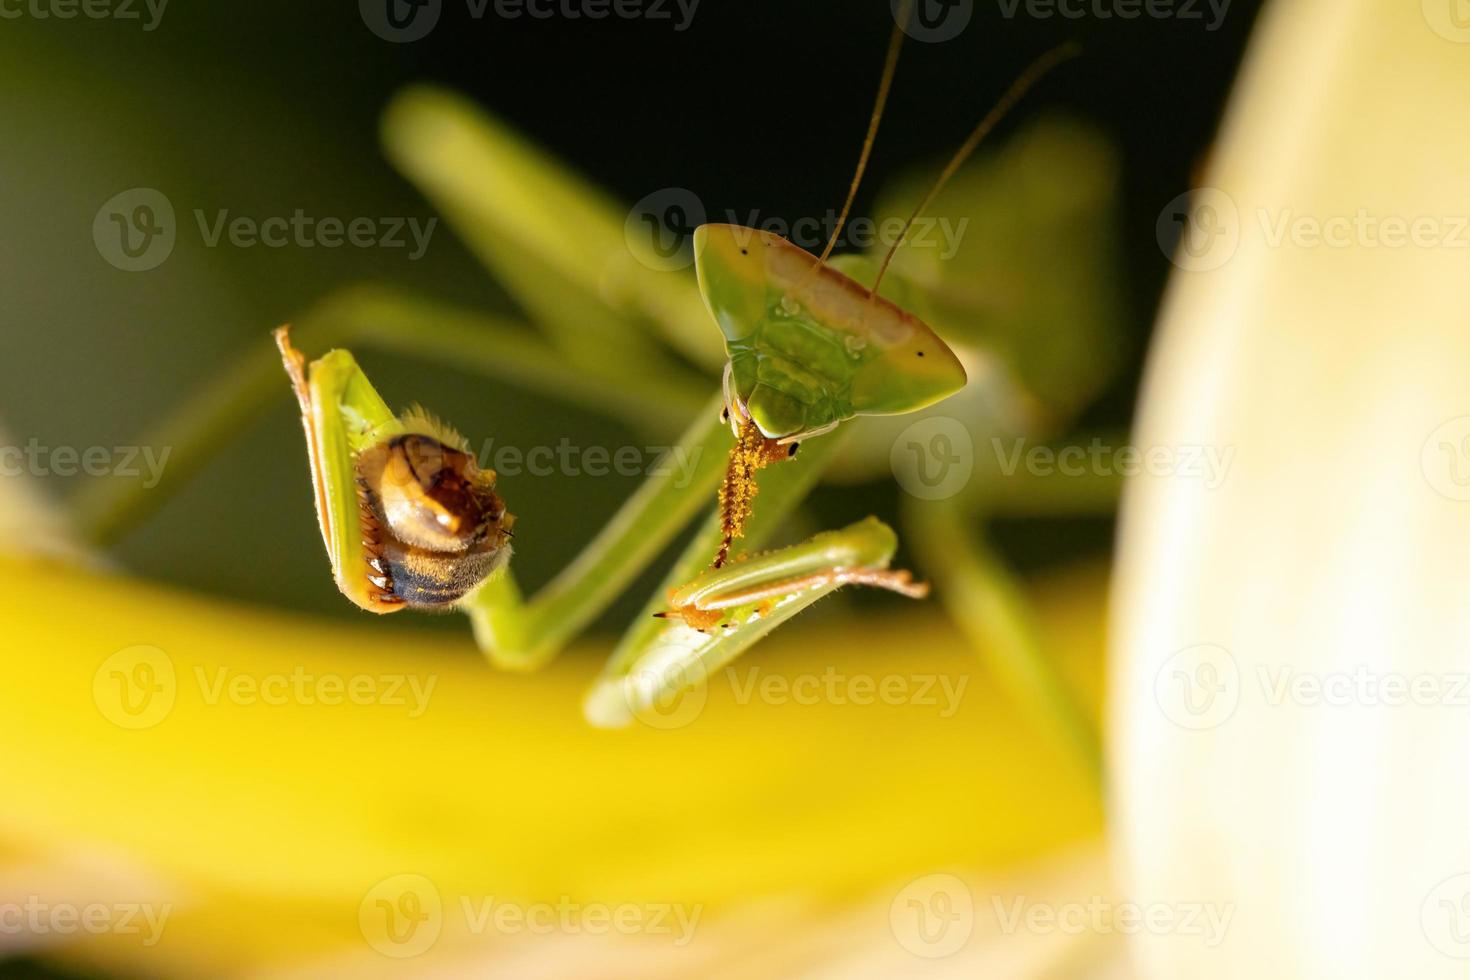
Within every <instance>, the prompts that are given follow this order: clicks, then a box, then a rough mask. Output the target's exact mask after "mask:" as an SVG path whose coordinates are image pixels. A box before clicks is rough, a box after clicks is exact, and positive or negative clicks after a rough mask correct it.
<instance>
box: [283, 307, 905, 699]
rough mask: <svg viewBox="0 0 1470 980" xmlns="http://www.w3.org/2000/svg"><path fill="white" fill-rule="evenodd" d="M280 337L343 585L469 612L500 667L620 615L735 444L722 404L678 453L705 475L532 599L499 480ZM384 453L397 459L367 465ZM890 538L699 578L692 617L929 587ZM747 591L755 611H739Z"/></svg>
mask: <svg viewBox="0 0 1470 980" xmlns="http://www.w3.org/2000/svg"><path fill="white" fill-rule="evenodd" d="M277 343H278V345H279V346H280V348H281V354H282V357H283V359H284V362H285V365H286V370H287V373H288V375H289V376H290V377H291V380H292V386H293V389H294V391H295V393H296V396H297V399H298V402H299V404H300V406H301V408H302V420H303V427H304V429H305V432H306V438H307V448H308V457H309V459H310V463H311V469H312V482H313V486H314V488H315V491H316V500H317V509H318V515H319V517H320V520H321V526H322V537H323V540H324V541H325V543H326V546H327V551H328V555H329V557H330V559H331V562H332V568H333V575H334V578H335V580H336V583H337V586H338V588H339V589H341V591H342V592H343V594H344V595H346V596H347V597H348V598H349V599H351V600H352V601H353V602H355V603H357V604H358V605H359V606H361V607H362V608H364V609H367V610H369V611H372V612H379V613H383V612H393V611H396V610H397V609H401V608H404V607H405V606H416V607H421V608H444V607H454V608H458V609H460V610H461V611H463V612H464V613H466V614H467V615H468V616H469V617H470V619H471V621H472V623H473V625H474V628H475V636H476V639H477V641H478V642H479V644H480V646H481V647H482V649H484V651H485V652H486V654H487V655H488V656H489V657H490V659H491V660H492V661H493V662H494V663H496V664H497V665H498V666H501V667H506V668H510V669H522V670H526V669H533V668H535V667H537V666H539V665H540V664H542V663H544V662H545V661H546V660H547V659H549V658H550V657H552V656H553V655H555V653H556V652H557V651H558V650H559V649H560V648H561V647H562V646H563V645H565V643H566V642H567V641H568V640H570V639H571V638H572V637H574V636H575V635H576V634H577V633H578V632H580V631H581V630H582V629H583V628H585V627H586V625H587V624H588V623H589V622H590V621H591V620H592V619H594V618H596V616H597V615H598V614H599V613H601V612H602V611H603V610H604V609H606V607H607V605H608V604H609V603H610V602H611V601H612V600H613V599H614V598H615V597H616V596H617V595H618V594H619V593H620V592H621V591H622V590H623V589H624V588H626V586H627V585H628V583H629V582H630V581H631V580H632V579H633V578H634V577H635V576H636V575H637V574H638V573H639V572H641V571H642V570H643V569H644V568H645V567H646V566H647V564H648V563H649V562H650V561H651V560H652V559H653V558H654V557H655V556H656V555H657V554H658V553H659V551H660V550H661V549H662V548H664V547H665V546H666V545H667V544H668V542H669V540H670V539H671V538H672V537H673V536H674V535H675V534H677V533H678V531H679V530H680V529H681V528H683V527H684V526H685V525H686V524H687V523H688V522H689V521H690V519H691V518H692V517H693V516H694V514H695V513H696V512H697V511H698V510H700V509H702V508H703V507H705V506H706V505H707V503H708V501H709V499H710V497H711V494H712V490H713V488H714V486H715V485H716V484H717V483H718V481H719V478H720V474H721V472H722V470H723V466H724V463H723V460H724V454H725V451H726V450H727V449H728V447H729V444H730V436H729V435H728V433H727V431H726V429H725V427H724V424H723V423H722V422H721V420H720V417H719V411H718V410H717V408H716V405H717V404H718V403H717V402H712V403H711V404H710V406H709V408H708V410H706V411H704V412H701V413H700V417H699V420H698V421H697V422H696V423H695V424H694V425H693V426H692V427H691V428H690V429H689V431H687V432H686V433H685V434H684V436H683V437H682V438H681V440H680V443H679V448H680V450H681V451H682V452H684V453H685V456H686V458H687V459H689V460H690V464H691V467H692V470H691V472H689V473H687V474H685V475H684V477H683V478H682V479H680V478H678V477H676V476H675V475H674V474H673V473H672V472H661V473H658V474H655V475H652V476H650V477H649V478H648V480H647V481H646V482H645V483H644V484H643V486H642V487H640V488H639V490H638V491H637V492H636V493H635V494H634V495H633V496H632V497H631V498H629V499H628V501H627V502H626V503H625V504H624V505H623V507H622V508H621V509H620V510H619V511H618V513H617V515H615V516H614V518H613V520H612V521H610V522H609V523H608V524H607V525H606V526H605V527H604V528H603V529H602V531H601V532H600V533H599V534H598V535H597V536H596V537H594V538H593V540H592V541H591V542H589V543H588V545H587V546H586V548H585V549H584V550H583V551H582V553H581V554H580V555H579V556H578V557H577V558H576V559H575V560H574V561H573V562H572V564H571V565H569V566H568V567H567V568H566V570H565V571H563V572H562V574H560V575H559V576H557V578H555V579H554V580H553V581H552V582H550V583H549V584H548V585H546V586H545V587H544V588H543V589H542V590H541V591H540V592H538V593H537V594H536V595H535V596H533V597H531V598H529V599H527V598H525V597H524V596H523V594H522V592H521V590H520V588H519V586H518V585H517V583H516V581H515V578H514V576H513V575H512V574H511V573H510V572H509V571H508V570H507V569H506V568H505V564H506V559H507V558H508V557H509V552H510V542H509V538H510V536H511V527H512V525H513V521H514V518H513V517H511V515H510V514H509V513H508V512H507V511H506V509H505V506H504V505H503V504H502V503H501V501H500V498H499V497H498V496H497V495H496V493H495V474H494V473H493V472H492V471H489V470H484V469H481V468H480V467H479V466H478V462H477V461H476V460H474V459H473V457H471V456H470V455H469V454H468V453H467V451H466V449H465V444H464V443H463V441H462V440H461V439H460V438H459V437H458V435H457V434H456V433H454V432H453V431H452V430H450V429H448V428H447V427H445V426H443V425H442V424H441V423H438V422H436V421H435V420H433V419H432V418H430V417H429V416H427V415H425V414H424V413H422V412H419V411H415V412H410V413H407V414H405V415H402V416H395V415H394V414H393V413H392V412H391V410H389V408H388V406H387V404H386V403H385V402H384V401H383V399H382V398H381V397H380V396H379V395H378V393H377V391H376V390H375V389H374V388H373V386H372V384H371V383H370V382H369V381H368V379H367V376H366V375H365V374H363V372H362V369H361V368H360V367H358V365H357V362H356V361H355V360H354V359H353V358H352V355H351V354H349V353H348V352H347V351H343V350H336V351H331V352H329V353H327V354H326V355H324V356H323V357H321V358H320V359H318V360H316V361H313V362H311V363H310V364H309V365H308V364H306V362H305V358H304V357H303V355H301V353H300V352H298V351H297V350H296V349H295V348H294V347H292V346H291V343H290V338H289V334H288V332H287V331H286V329H285V328H282V329H281V330H280V331H277ZM834 445H835V440H834ZM382 456H386V457H387V460H388V461H387V463H380V464H376V465H365V462H364V461H369V462H371V461H373V460H375V459H378V458H379V457H382ZM825 457H826V454H825V453H816V454H813V455H812V458H811V460H810V462H808V461H807V460H802V461H800V462H798V463H792V464H787V465H788V466H789V467H790V468H791V469H792V471H793V476H799V475H802V474H803V471H805V472H809V473H810V474H811V475H810V477H804V478H802V479H799V480H795V481H793V480H791V479H789V478H788V479H787V480H785V481H780V480H778V481H776V482H777V484H778V487H777V489H776V490H775V491H774V492H773V494H772V496H773V498H774V499H773V500H772V501H771V508H770V509H771V511H772V512H773V514H778V513H785V512H786V511H788V510H789V508H790V507H791V506H794V504H795V503H796V501H798V500H799V499H800V497H801V496H802V495H804V494H805V492H806V490H807V489H809V487H810V485H811V482H812V480H813V479H814V478H815V474H816V468H817V467H819V466H820V465H821V463H822V462H823V460H824V459H825ZM395 463H396V464H398V465H396V467H395ZM892 539H893V535H892V532H891V531H889V530H888V529H887V528H886V527H884V526H883V525H881V524H879V523H878V522H876V521H869V522H864V523H862V524H861V525H855V526H854V528H852V529H846V530H844V531H838V532H828V533H827V534H825V535H819V536H817V537H816V538H814V539H813V540H812V541H811V542H808V543H807V544H805V545H798V546H796V547H794V548H792V549H787V550H785V551H781V552H775V553H772V554H769V555H764V556H760V557H758V558H753V559H750V560H749V561H746V562H741V563H739V564H737V565H733V566H730V567H729V568H726V569H722V570H719V571H717V572H715V573H712V574H711V575H710V576H708V577H704V578H700V579H697V580H696V582H695V585H696V586H697V587H696V588H695V591H694V592H693V593H691V596H690V598H689V599H688V602H687V608H688V609H689V610H690V612H689V615H690V616H691V617H694V616H696V615H697V613H696V612H695V611H696V610H702V611H703V612H704V613H705V614H709V613H711V612H712V611H714V610H720V611H718V612H714V613H713V615H714V619H715V620H722V621H724V623H725V626H726V627H727V628H728V629H729V630H738V629H740V628H741V627H744V626H747V625H749V623H750V622H751V621H753V620H755V619H761V618H768V619H772V620H773V621H772V622H771V625H774V622H775V621H779V619H776V618H775V617H774V616H772V615H771V611H772V610H780V611H781V612H782V615H781V616H780V617H779V618H780V619H784V618H786V617H787V616H789V615H791V614H793V613H794V612H795V611H796V608H790V609H789V611H787V607H788V606H789V605H790V604H791V603H796V605H797V606H798V607H804V606H805V605H809V604H810V603H811V602H812V601H815V599H816V598H819V597H820V596H821V595H825V594H827V593H828V592H831V591H832V590H833V589H835V588H838V587H840V586H841V585H843V584H848V583H856V584H871V585H879V586H883V587H890V588H896V589H898V590H900V591H906V592H910V593H912V592H914V590H915V588H916V587H914V586H912V584H911V583H908V582H907V580H906V579H904V578H902V577H900V576H898V575H896V574H892V573H888V572H886V571H885V570H884V568H885V566H886V564H887V561H888V559H889V557H891V554H892V550H893V540H892ZM699 546H700V547H701V548H703V547H704V545H703V543H702V542H700V543H699ZM705 560H707V553H706V559H705ZM742 596H749V597H750V601H749V602H748V603H745V602H741V601H739V600H740V599H741V597H742ZM732 603H733V605H732ZM742 605H750V606H751V607H752V608H750V609H742V608H739V607H740V606H742ZM705 607H707V608H705ZM722 631H723V630H722ZM765 631H766V630H761V631H760V633H761V634H763V633H764V632H765ZM754 639H755V636H751V637H750V640H749V642H753V641H754ZM746 645H748V643H747V644H746Z"/></svg>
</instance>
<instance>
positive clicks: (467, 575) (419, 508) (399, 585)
mask: <svg viewBox="0 0 1470 980" xmlns="http://www.w3.org/2000/svg"><path fill="white" fill-rule="evenodd" d="M357 469H358V477H359V480H360V485H361V488H362V504H363V510H364V517H365V518H366V520H365V521H364V528H365V530H366V532H367V534H368V536H369V537H370V538H371V540H368V541H365V542H364V544H365V545H367V546H368V548H369V550H370V551H372V552H374V553H375V555H376V557H375V559H374V560H373V561H370V564H371V565H372V566H373V570H374V571H375V572H377V573H378V574H377V575H376V576H374V577H373V579H372V580H373V583H374V585H376V586H377V587H378V588H380V589H382V590H383V591H384V592H385V593H387V594H389V595H393V596H397V597H399V598H401V599H403V600H404V601H406V602H408V603H409V604H410V605H416V606H429V607H432V606H443V605H448V604H450V603H453V602H455V601H457V600H458V599H460V598H462V597H463V596H464V595H465V594H466V593H467V592H469V591H470V590H471V589H473V588H474V587H475V586H476V585H478V584H479V583H480V582H482V581H484V580H485V578H487V577H488V576H489V575H490V574H492V573H493V572H494V571H495V570H496V569H497V568H499V567H500V566H501V565H503V564H504V562H505V560H506V559H507V558H508V557H509V556H510V547H509V538H510V528H511V525H512V524H513V523H514V518H513V517H511V515H509V514H507V513H506V512H505V505H504V503H503V502H502V501H501V499H500V497H499V496H497V495H496V493H495V490H494V487H495V473H494V472H493V471H491V470H482V469H480V467H479V466H478V465H477V464H476V462H475V458H474V456H472V455H471V454H470V453H468V452H465V451H464V450H462V449H458V448H455V447H454V446H450V445H447V444H445V443H444V442H441V441H440V440H439V439H436V438H434V437H433V436H429V435H423V434H420V433H409V434H406V435H400V436H395V437H394V438H392V439H389V440H387V441H386V442H382V443H379V444H378V445H376V446H373V447H371V448H369V449H365V450H363V451H362V452H361V453H360V454H359V455H358V458H357Z"/></svg>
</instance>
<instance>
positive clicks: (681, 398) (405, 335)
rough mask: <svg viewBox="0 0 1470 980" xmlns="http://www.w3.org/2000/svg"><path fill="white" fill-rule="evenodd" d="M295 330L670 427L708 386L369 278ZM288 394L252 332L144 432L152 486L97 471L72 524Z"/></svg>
mask: <svg viewBox="0 0 1470 980" xmlns="http://www.w3.org/2000/svg"><path fill="white" fill-rule="evenodd" d="M295 338H296V343H297V344H298V346H300V347H301V348H302V349H304V350H306V351H308V352H312V353H313V354H319V353H323V352H325V351H326V350H327V349H328V348H331V347H339V346H346V345H348V344H358V343H363V344H367V345H369V346H373V347H378V348H381V349H384V350H389V351H393V352H395V353H401V354H405V355H408V356H416V357H423V358H425V359H427V360H430V361H434V362H438V363H441V364H444V365H445V366H447V367H451V368H454V369H457V370H465V371H475V372H478V373H480V374H483V375H485V376H486V377H491V378H497V379H501V380H504V381H506V382H507V383H510V384H514V385H516V386H519V387H524V388H529V389H531V390H532V391H536V392H539V393H542V394H547V395H550V396H552V397H555V398H559V399H561V400H563V401H566V402H569V403H572V404H577V405H582V406H584V407H587V408H591V409H595V410H596V411H598V412H601V413H606V414H610V415H613V416H615V417H617V418H620V419H622V420H624V421H626V422H628V423H630V424H632V425H634V426H636V427H637V428H638V429H639V430H640V431H643V432H648V433H650V434H659V435H666V434H670V433H672V432H674V431H676V426H677V425H679V424H680V423H681V422H682V421H683V420H686V419H688V418H690V417H691V416H692V415H693V414H694V413H695V412H696V411H700V410H702V406H704V404H705V402H706V400H707V398H708V392H709V390H710V385H707V384H705V383H703V382H701V381H700V380H699V379H697V378H696V377H694V376H693V374H692V373H691V372H686V373H685V375H684V376H677V375H676V376H669V375H668V373H667V372H660V373H659V374H658V375H657V376H638V377H629V376H626V375H617V376H614V374H613V373H611V371H609V373H606V374H601V373H598V372H597V371H595V370H589V369H587V368H585V367H580V368H577V369H573V368H572V367H571V366H570V365H568V364H567V362H566V361H565V359H564V358H563V357H562V356H561V355H560V354H559V353H557V351H556V350H555V349H554V348H552V347H551V346H550V345H549V344H548V343H546V342H545V341H544V340H543V339H542V338H541V337H540V336H539V335H538V334H537V333H536V332H534V331H533V330H531V329H530V328H528V327H527V326H526V325H524V324H522V323H518V322H516V321H514V320H510V319H507V318H504V317H497V316H491V315H488V314H484V313H478V312H474V311H470V310H465V309H462V308H457V307H454V306H450V305H448V304H443V303H438V302H435V301H432V300H426V299H422V298H419V297H415V296H413V295H410V294H406V293H401V292H396V291H391V290H385V289H381V288H378V287H369V286H363V287H356V288H352V289H348V290H344V291H343V292H340V293H337V294H335V295H333V296H331V297H329V298H327V299H326V300H324V301H322V302H321V303H319V304H318V305H316V306H314V307H313V308H312V309H311V310H309V311H308V312H307V313H306V314H305V315H304V316H302V317H301V318H300V319H299V320H298V322H297V324H296V326H295ZM288 397H289V388H288V387H287V385H286V383H285V377H284V375H283V374H282V373H281V360H280V356H279V355H278V354H277V353H276V350H275V348H274V346H272V344H271V342H270V337H269V335H268V334H266V333H262V334H261V338H260V343H259V344H258V345H257V346H255V347H252V348H251V349H250V350H248V351H246V352H245V353H244V354H242V355H241V356H240V358H239V359H237V360H236V361H235V362H234V363H233V364H231V365H230V366H229V367H228V368H227V369H226V370H225V371H224V372H223V373H222V374H221V375H219V376H217V377H215V378H212V379H210V380H209V381H208V382H206V383H202V384H201V385H200V386H199V387H198V388H197V389H196V390H195V391H194V392H193V394H192V395H190V396H189V397H188V398H186V399H185V400H184V401H183V403H182V404H181V405H180V406H179V407H178V408H176V409H175V410H173V411H172V412H171V413H170V414H169V415H168V416H167V417H166V418H165V419H164V420H163V421H162V422H161V423H160V424H159V425H157V426H156V427H155V428H154V429H153V430H152V431H150V432H148V433H146V434H145V435H144V437H143V439H142V444H143V445H148V446H155V447H167V449H168V450H169V453H170V456H169V465H168V466H167V467H165V468H164V470H163V472H162V474H161V478H160V480H159V482H158V483H157V484H156V485H155V486H152V487H148V486H145V485H144V484H143V483H142V481H141V479H137V478H125V477H121V476H106V477H97V478H94V479H92V480H90V481H89V482H87V483H86V484H84V485H83V486H82V488H81V489H80V490H78V491H77V493H76V494H75V495H74V496H73V498H72V501H71V509H72V512H73V515H74V519H75V522H76V525H77V528H78V533H79V534H80V535H81V536H82V538H83V539H84V540H86V541H90V542H91V543H93V544H95V545H104V546H105V545H108V544H111V543H112V542H114V541H116V540H117V539H118V538H120V537H122V536H123V535H124V534H126V533H127V532H128V531H129V530H130V529H131V528H133V527H135V526H136V525H138V524H139V523H141V522H142V521H144V520H146V519H147V518H148V516H149V515H151V514H152V513H153V511H155V510H156V509H157V508H158V507H159V506H161V505H162V504H163V503H164V502H165V501H166V500H167V499H168V498H169V496H171V495H172V493H173V492H175V491H176V490H177V489H178V488H179V487H181V486H183V485H184V484H185V483H186V482H187V481H188V480H189V478H190V477H192V476H193V475H194V474H195V473H196V472H198V471H199V469H200V468H202V467H203V466H204V464H205V463H206V462H207V461H208V460H209V459H210V458H211V457H212V456H213V455H214V454H215V453H216V452H217V451H218V450H219V449H220V448H221V447H223V446H225V445H226V444H228V443H229V442H230V440H231V439H233V438H234V437H235V435H236V434H237V433H238V431H239V430H240V429H242V428H243V427H245V426H246V425H248V424H249V422H250V421H251V420H252V419H253V418H254V417H255V416H256V415H257V414H258V413H259V412H260V411H261V409H262V407H263V406H264V405H266V404H268V403H269V400H271V399H273V398H278V399H280V400H281V402H282V403H285V402H286V401H287V400H288Z"/></svg>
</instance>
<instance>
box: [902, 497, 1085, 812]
mask: <svg viewBox="0 0 1470 980" xmlns="http://www.w3.org/2000/svg"><path fill="white" fill-rule="evenodd" d="M974 523H975V521H974V519H973V517H972V515H971V514H970V513H968V512H967V511H966V509H965V508H964V507H963V506H961V505H960V504H959V503H957V502H956V499H955V498H949V499H946V500H909V501H907V502H906V504H905V507H904V528H905V530H906V531H907V533H908V537H909V542H910V544H911V545H912V546H913V548H914V550H915V552H916V553H917V555H918V558H919V565H920V566H921V567H922V569H923V570H924V572H925V573H926V574H927V575H929V576H930V577H932V579H933V580H934V583H935V588H936V590H937V591H938V594H939V599H940V601H941V602H943V603H944V606H945V608H946V609H947V610H948V611H949V615H950V617H951V618H952V619H953V620H954V622H955V623H956V625H958V626H959V627H960V629H961V630H962V631H963V632H964V633H965V635H966V636H968V637H969V639H970V642H971V643H972V644H973V645H974V646H975V649H976V650H977V651H978V652H979V654H980V656H981V657H982V659H983V660H984V661H985V663H986V664H987V666H988V667H989V668H990V670H991V672H992V673H993V674H994V675H995V677H996V678H997V680H999V681H1000V683H1001V684H1002V686H1003V687H1004V688H1005V689H1006V690H1007V691H1009V692H1010V694H1011V696H1012V697H1013V698H1014V699H1015V701H1016V702H1017V703H1018V704H1020V705H1022V707H1023V708H1025V709H1026V710H1027V711H1029V712H1030V713H1031V714H1032V715H1033V716H1034V717H1035V718H1036V719H1037V721H1038V722H1039V724H1041V726H1042V727H1043V729H1044V730H1046V731H1047V732H1049V733H1051V734H1052V735H1054V736H1055V737H1057V738H1058V740H1059V741H1060V742H1062V743H1063V744H1065V745H1066V746H1067V747H1068V748H1070V749H1071V750H1072V751H1073V753H1074V754H1075V755H1076V757H1077V758H1078V760H1079V761H1080V762H1081V764H1082V766H1083V767H1084V768H1085V770H1086V771H1087V773H1088V774H1089V776H1091V777H1092V778H1093V779H1094V781H1095V782H1096V784H1097V785H1098V786H1099V787H1101V783H1102V751H1101V739H1100V736H1099V734H1098V730H1097V724H1096V722H1095V721H1094V720H1093V719H1092V718H1090V717H1089V716H1088V714H1087V713H1086V711H1084V709H1083V708H1082V705H1081V704H1080V703H1079V701H1078V700H1077V697H1076V695H1075V693H1074V692H1073V691H1072V689H1071V688H1070V686H1069V685H1068V684H1067V682H1066V680H1065V679H1064V678H1063V677H1062V676H1061V674H1060V672H1059V671H1058V670H1057V666H1056V664H1055V663H1054V662H1053V661H1052V660H1051V659H1049V658H1048V657H1047V655H1046V654H1045V652H1044V651H1043V649H1042V644H1041V640H1040V633H1039V630H1038V629H1037V625H1036V622H1035V619H1034V616H1033V614H1032V612H1031V608H1030V605H1029V603H1028V602H1027V600H1026V596H1025V594H1024V592H1023V590H1022V588H1021V586H1020V583H1019V582H1017V580H1016V578H1015V576H1014V575H1013V574H1012V573H1011V571H1010V569H1009V568H1007V567H1006V565H1005V564H1004V562H1002V561H1001V559H1000V557H999V556H998V555H997V554H996V553H995V552H994V551H993V550H992V549H991V547H990V545H989V543H988V542H987V541H986V540H985V539H984V537H983V535H981V534H979V533H977V532H975V531H973V530H971V528H972V526H973V524H974Z"/></svg>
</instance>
